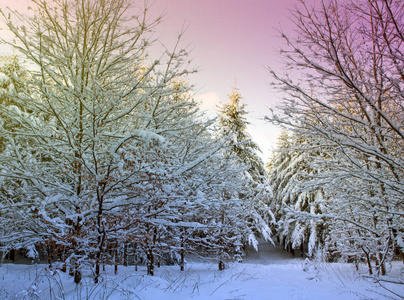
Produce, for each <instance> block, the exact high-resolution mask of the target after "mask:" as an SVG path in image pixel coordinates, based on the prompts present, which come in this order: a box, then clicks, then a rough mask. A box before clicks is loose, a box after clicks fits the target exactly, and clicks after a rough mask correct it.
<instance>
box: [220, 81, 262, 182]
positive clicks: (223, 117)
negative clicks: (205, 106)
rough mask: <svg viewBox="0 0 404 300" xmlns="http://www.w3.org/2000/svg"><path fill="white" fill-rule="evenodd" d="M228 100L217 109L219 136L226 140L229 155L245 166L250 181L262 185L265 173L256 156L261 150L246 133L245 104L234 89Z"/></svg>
mask: <svg viewBox="0 0 404 300" xmlns="http://www.w3.org/2000/svg"><path fill="white" fill-rule="evenodd" d="M228 98H229V102H228V103H223V104H222V106H221V107H219V113H220V114H219V126H220V130H221V135H222V136H223V137H225V138H226V139H227V146H228V149H229V153H232V154H235V155H236V156H237V157H238V158H239V159H240V160H241V161H242V163H244V164H245V165H246V167H247V172H248V174H249V175H250V176H251V178H252V180H253V181H255V182H257V183H263V182H264V181H265V177H266V171H265V167H264V163H263V161H262V159H261V157H260V156H259V155H258V154H257V152H261V150H260V148H259V146H258V145H257V143H255V142H254V141H253V140H252V138H251V135H250V134H249V133H248V132H247V126H248V124H249V122H248V121H247V118H246V115H247V114H248V112H247V111H246V110H245V108H246V104H245V103H242V102H241V101H242V99H243V97H242V96H241V93H240V92H239V90H238V89H237V88H236V87H234V88H233V90H232V92H231V93H230V94H229V95H228Z"/></svg>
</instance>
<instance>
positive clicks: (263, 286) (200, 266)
mask: <svg viewBox="0 0 404 300" xmlns="http://www.w3.org/2000/svg"><path fill="white" fill-rule="evenodd" d="M394 265H395V269H396V271H395V272H393V274H397V275H399V273H400V272H402V267H401V266H402V265H401V264H399V263H397V264H394ZM46 267H47V266H46V265H16V264H3V265H2V266H1V267H0V299H4V300H9V299H10V300H11V299H13V300H14V299H41V300H42V299H43V300H48V299H58V300H59V299H65V300H81V299H94V300H95V299H102V300H105V299H109V300H117V299H142V300H149V299H151V300H153V299H164V300H174V299H175V300H185V299H217V300H219V299H220V300H223V299H226V300H236V299H237V300H241V299H243V300H247V299H251V300H252V299H254V300H255V299H258V300H259V299H290V300H294V299H296V300H305V299H307V300H315V299H327V300H333V299H335V300H337V299H338V300H340V299H400V295H404V291H403V285H401V286H397V285H396V286H391V285H390V286H386V285H385V284H384V286H385V287H386V288H388V289H392V291H393V292H394V293H396V295H394V294H393V293H391V292H389V291H388V290H386V289H385V288H383V287H382V286H381V285H380V284H378V283H376V282H375V280H374V279H372V278H366V276H361V275H359V274H358V273H357V272H356V271H355V270H354V268H353V266H352V265H350V264H343V263H336V264H326V263H313V262H310V261H304V260H300V259H288V260H283V261H277V263H275V264H266V265H264V264H260V263H233V264H230V265H229V266H228V268H227V269H226V270H224V271H218V270H217V265H216V264H213V263H199V262H191V263H188V264H187V265H186V270H185V271H184V272H181V271H179V267H178V266H163V267H161V268H157V269H156V275H155V276H154V277H151V276H147V275H146V268H145V267H143V266H141V267H139V268H138V271H136V270H135V267H134V266H130V267H120V268H119V271H118V274H117V275H114V273H113V267H112V266H107V267H106V272H104V273H103V274H102V280H101V282H100V283H99V284H94V283H93V281H92V278H91V276H89V275H91V273H90V272H89V270H85V271H87V272H86V275H87V276H85V277H84V278H83V280H82V282H81V283H80V284H79V285H76V284H75V283H74V282H73V278H72V277H70V276H69V275H68V274H66V273H62V272H60V271H59V270H56V271H49V270H47V269H46Z"/></svg>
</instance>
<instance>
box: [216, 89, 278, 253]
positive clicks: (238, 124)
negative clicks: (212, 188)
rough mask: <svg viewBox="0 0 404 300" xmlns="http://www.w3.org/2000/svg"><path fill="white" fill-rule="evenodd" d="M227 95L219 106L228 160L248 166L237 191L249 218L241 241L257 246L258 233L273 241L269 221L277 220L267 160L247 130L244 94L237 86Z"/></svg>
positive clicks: (242, 212)
mask: <svg viewBox="0 0 404 300" xmlns="http://www.w3.org/2000/svg"><path fill="white" fill-rule="evenodd" d="M228 98H229V101H228V102H226V103H222V104H221V106H220V107H219V116H218V126H219V134H218V135H219V136H220V137H221V138H222V139H223V140H224V142H225V145H226V147H227V152H226V154H227V156H228V157H229V159H232V160H233V161H234V162H233V163H234V164H236V165H237V164H238V165H240V167H241V168H244V169H245V171H244V177H243V178H242V180H243V183H242V186H243V187H242V188H239V189H238V190H236V191H237V192H238V193H239V197H241V198H242V199H243V206H242V207H241V211H240V214H239V215H240V218H243V219H245V220H247V226H246V227H245V229H244V238H243V239H242V240H243V243H244V244H247V243H249V244H252V245H254V247H255V248H256V249H257V245H258V242H257V239H256V237H257V236H259V237H262V238H264V239H265V240H268V241H272V240H271V230H270V229H269V224H271V223H272V222H273V221H274V218H273V215H272V213H271V211H270V209H269V203H270V199H271V195H272V194H271V189H270V186H269V185H268V180H267V172H266V170H265V166H264V163H263V161H262V159H261V157H260V156H259V154H258V152H260V151H261V150H260V148H259V146H258V145H257V143H255V142H254V141H253V140H252V137H251V135H250V134H249V133H248V131H247V126H248V124H249V123H248V121H247V118H246V115H247V114H248V113H247V111H246V109H245V108H246V104H244V103H242V100H243V98H242V96H241V93H240V92H239V90H238V89H237V88H236V87H234V88H233V90H232V92H231V93H230V94H229V95H228Z"/></svg>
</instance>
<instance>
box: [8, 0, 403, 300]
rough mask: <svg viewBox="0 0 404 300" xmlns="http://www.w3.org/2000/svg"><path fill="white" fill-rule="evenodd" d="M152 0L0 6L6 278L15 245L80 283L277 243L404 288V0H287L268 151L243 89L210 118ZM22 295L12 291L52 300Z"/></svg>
mask: <svg viewBox="0 0 404 300" xmlns="http://www.w3.org/2000/svg"><path fill="white" fill-rule="evenodd" d="M146 4H147V3H140V2H137V1H131V0H100V1H98V0H97V1H96V0H69V1H67V0H53V1H50V0H33V1H32V8H31V10H30V13H29V15H25V14H20V13H19V12H18V11H13V10H9V9H7V8H6V7H5V6H3V5H1V11H0V19H1V27H2V28H3V29H5V30H7V31H8V32H9V33H10V34H9V35H4V36H0V47H2V45H7V46H8V47H11V48H12V49H13V54H10V55H9V56H3V57H0V228H1V229H0V253H1V255H2V258H1V259H2V263H1V265H0V272H1V269H3V271H2V273H1V274H2V276H3V280H4V276H6V277H7V275H4V274H5V273H4V272H5V271H4V270H5V268H6V266H7V268H8V266H10V265H12V263H13V262H14V261H15V260H17V257H19V259H20V260H24V259H25V264H27V265H29V264H38V266H42V267H41V268H42V269H46V270H47V272H49V274H51V273H52V272H50V271H51V270H56V271H55V273H56V272H58V274H61V273H66V274H68V276H71V277H63V278H71V280H72V282H74V284H75V285H80V284H83V282H86V283H88V282H90V281H91V282H92V283H93V284H101V283H102V282H105V276H107V275H105V274H110V273H111V274H115V275H116V274H118V273H119V272H125V271H124V270H125V268H127V267H135V268H136V271H138V267H139V269H141V268H143V267H144V268H145V276H154V275H155V274H156V272H157V269H159V268H160V267H162V266H174V267H175V268H176V269H177V270H178V273H179V274H178V276H181V275H180V274H181V272H188V271H187V267H186V266H187V263H188V262H191V261H198V262H203V263H212V264H214V265H215V268H216V269H217V270H220V272H225V271H228V270H229V269H232V268H236V267H234V266H237V264H239V263H242V262H243V261H244V260H245V258H246V253H247V250H246V249H247V248H252V249H255V250H257V251H258V250H259V245H260V243H269V244H270V246H271V247H275V246H277V247H279V248H281V249H282V251H285V252H290V253H292V254H293V255H295V257H304V258H305V259H306V260H305V263H306V265H307V264H309V265H310V266H311V264H312V262H313V261H317V262H321V263H327V264H332V263H346V264H349V265H350V266H353V268H354V269H355V270H356V271H357V272H358V274H359V271H360V270H363V269H364V270H365V272H363V276H367V277H368V278H372V280H373V281H374V282H375V283H377V284H378V285H379V286H382V287H383V291H388V293H387V294H385V295H384V296H383V297H384V298H383V299H385V298H386V299H403V298H404V277H403V273H404V271H403V262H404V3H403V2H402V1H393V0H357V1H350V0H347V1H338V0H323V1H318V2H316V6H314V7H312V6H310V5H308V4H306V3H305V1H304V0H300V1H299V0H297V1H296V9H295V10H294V11H291V16H292V19H293V21H294V26H295V28H294V29H295V32H294V34H293V35H288V34H286V33H283V32H282V31H279V35H280V36H281V37H282V38H283V39H284V40H285V41H286V42H287V43H285V44H286V45H287V47H285V48H284V49H282V51H281V52H280V53H279V56H280V58H282V60H283V62H284V68H283V72H279V71H278V70H274V69H271V67H270V68H269V69H268V73H270V74H271V76H272V77H271V78H272V87H273V88H274V89H276V90H277V91H278V95H279V98H282V99H280V100H279V101H278V105H277V106H276V107H274V108H272V109H270V110H268V111H267V112H265V119H266V120H267V122H268V123H272V124H276V125H279V126H280V127H281V128H282V133H281V135H280V136H279V139H278V143H277V146H276V149H275V150H274V151H273V153H272V157H271V158H270V159H269V161H266V162H264V161H263V159H262V158H261V157H262V156H261V154H260V147H259V146H258V143H257V141H253V139H252V137H251V135H250V134H249V132H248V130H247V126H248V124H249V123H248V121H247V119H246V116H247V114H248V110H247V108H246V104H247V99H244V98H243V92H242V91H241V90H239V89H238V88H237V87H234V88H232V87H229V91H230V92H229V94H228V99H226V101H224V102H222V103H220V104H218V107H217V118H210V117H208V116H207V115H206V114H205V112H204V111H203V109H201V108H200V105H199V103H197V102H196V101H195V99H194V94H195V90H194V85H195V84H196V83H193V82H192V81H190V77H191V76H190V75H192V74H193V73H195V72H197V69H196V68H195V67H194V66H193V63H192V60H191V58H190V53H188V50H187V48H186V47H185V48H184V47H183V46H182V45H183V44H182V33H180V34H179V35H178V40H177V41H174V43H173V45H174V46H173V47H171V48H170V47H164V46H162V45H161V44H160V43H159V40H158V38H156V36H157V37H158V35H156V34H155V33H156V32H158V30H159V26H160V23H161V21H162V20H161V18H156V19H151V18H150V17H149V9H148V7H147V5H146ZM263 63H265V62H263ZM236 263H237V264H236ZM395 263H398V264H395ZM392 265H396V266H398V267H399V268H401V269H400V270H401V271H399V272H398V274H399V275H398V276H392V275H391V274H392V273H391V272H393V271H394V270H393V269H394V268H392ZM306 267H307V266H306ZM7 270H8V269H7ZM7 272H8V271H7ZM212 272H213V271H212ZM55 273H52V274H55ZM393 273H394V272H393ZM394 274H395V273H394ZM317 275H318V274H317ZM48 276H51V275H48ZM63 276H64V275H63ZM313 278H314V277H313ZM49 282H50V281H49ZM385 282H388V283H389V284H390V286H389V288H387V287H386V286H385V285H383V284H384V283H385ZM2 284H3V283H2ZM184 284H185V283H184ZM167 289H168V288H167ZM193 289H194V290H195V286H194V287H193ZM1 290H2V288H1V287H0V291H1ZM54 290H55V289H54ZM168 290H169V289H168ZM215 291H216V290H214V291H213V292H212V294H213V293H214V292H215ZM52 293H56V292H51V293H50V294H49V292H48V294H47V297H50V298H49V299H87V298H88V299H90V298H91V297H93V298H91V299H101V298H100V297H99V295H92V296H91V297H90V296H88V294H87V296H88V297H87V298H85V297H84V296H83V295H81V296H78V294H76V295H75V296H74V297H73V296H72V297H71V298H69V296H68V295H67V294H65V295H64V296H63V297H62V296H60V295H59V296H56V294H52ZM212 294H211V295H212ZM49 295H50V296H49ZM121 296H122V295H121ZM378 296H380V294H379V295H378ZM0 297H1V296H0ZM24 297H25V298H23V297H21V295H20V298H18V296H16V298H12V297H11V296H10V299H22V298H23V299H45V298H42V296H40V295H39V294H38V293H37V292H36V291H33V290H31V292H30V293H28V292H27V293H26V294H24ZM80 297H83V298H80ZM136 297H137V298H136ZM136 297H134V296H133V298H130V296H127V298H123V296H122V297H121V298H119V297H118V298H113V299H140V297H139V296H136ZM226 297H228V296H226ZM244 297H246V298H245V299H250V298H249V296H248V295H244ZM6 299H8V298H6ZM46 299H48V298H46ZM102 299H107V297H105V298H102ZM142 299H143V298H142ZM145 299H157V297H156V298H153V297H150V298H145ZM170 299H171V298H170ZM173 299H174V298H173ZM181 299H182V298H181ZM184 299H185V298H184ZM201 299H202V298H201ZM220 299H224V298H220ZM226 299H228V298H226ZM237 299H241V298H237ZM242 299H244V298H242ZM255 299H258V298H255ZM262 299H269V298H266V297H265V296H263V298H262ZM296 299H301V298H299V297H298V298H296ZM353 299H354V298H353ZM366 299H372V297H370V298H366Z"/></svg>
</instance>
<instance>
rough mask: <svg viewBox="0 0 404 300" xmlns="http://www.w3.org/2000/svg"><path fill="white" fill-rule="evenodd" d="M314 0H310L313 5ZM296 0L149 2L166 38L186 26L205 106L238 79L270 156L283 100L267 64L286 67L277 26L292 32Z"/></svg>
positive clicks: (21, 4) (15, 3) (256, 134)
mask: <svg viewBox="0 0 404 300" xmlns="http://www.w3.org/2000/svg"><path fill="white" fill-rule="evenodd" d="M314 1H315V0H306V2H309V5H310V3H313V2H314ZM29 2H30V1H29V0H12V1H11V0H6V1H2V4H1V5H0V6H1V7H2V8H4V6H5V5H8V6H10V7H12V8H18V9H19V10H20V9H21V10H22V12H24V11H25V9H26V8H27V6H28V3H29ZM296 3H297V0H282V1H281V0H151V1H149V5H150V6H151V8H150V14H151V16H153V17H155V16H158V15H160V14H163V15H164V19H163V23H162V24H161V25H160V27H158V28H157V30H158V32H159V33H160V34H161V36H160V39H161V40H162V41H163V42H164V43H169V42H170V41H173V40H174V39H175V38H176V35H177V34H178V33H179V32H180V31H181V29H182V28H183V27H186V28H187V29H186V32H185V34H184V39H183V44H182V45H183V46H188V45H189V48H188V49H189V50H191V58H193V65H194V66H199V67H200V72H199V73H198V74H196V75H193V76H192V77H191V78H190V79H191V82H192V83H194V84H196V87H197V88H196V93H197V94H198V95H197V100H198V101H201V102H203V106H204V107H205V108H209V109H211V110H212V109H214V108H215V105H217V104H218V103H219V101H226V100H227V96H226V94H228V93H229V92H230V91H231V88H232V87H233V86H234V85H235V82H236V83H237V87H238V88H239V90H240V92H241V94H242V96H243V97H244V102H245V103H246V104H247V110H248V111H249V112H250V114H249V121H250V122H251V126H250V127H249V132H250V133H251V134H252V136H253V139H254V140H255V141H256V142H257V143H258V144H259V145H260V146H261V148H262V150H263V152H264V159H265V160H267V158H268V156H269V149H270V148H271V147H273V146H274V143H275V142H276V137H277V135H278V133H279V129H277V128H275V127H274V126H271V125H269V124H268V123H266V122H264V121H263V120H262V118H263V117H264V116H265V114H267V113H268V107H272V106H274V105H275V104H276V102H279V98H278V96H277V95H275V93H274V91H273V90H272V89H271V87H270V85H269V83H270V81H271V77H270V75H269V72H268V71H267V67H268V66H270V67H272V68H274V69H275V70H281V64H280V61H281V58H280V56H279V49H280V47H281V46H284V43H283V41H282V40H281V39H280V38H279V33H278V32H277V30H276V29H279V28H282V30H284V31H285V32H292V30H293V24H292V22H291V20H290V12H289V9H290V8H293V7H294V5H295V4H296ZM141 4H143V1H141ZM0 47H1V45H0ZM0 50H1V49H0ZM0 52H1V51H0Z"/></svg>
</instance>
